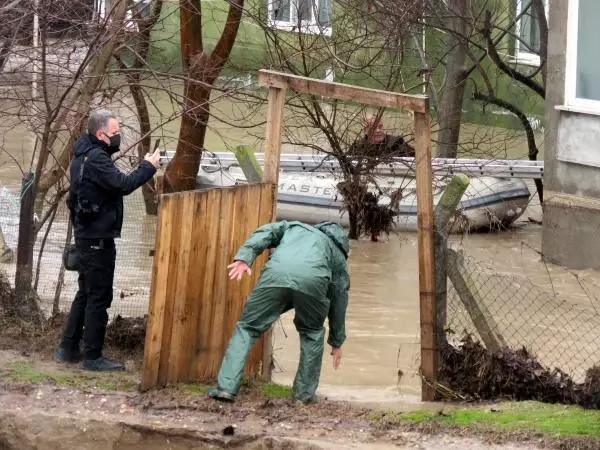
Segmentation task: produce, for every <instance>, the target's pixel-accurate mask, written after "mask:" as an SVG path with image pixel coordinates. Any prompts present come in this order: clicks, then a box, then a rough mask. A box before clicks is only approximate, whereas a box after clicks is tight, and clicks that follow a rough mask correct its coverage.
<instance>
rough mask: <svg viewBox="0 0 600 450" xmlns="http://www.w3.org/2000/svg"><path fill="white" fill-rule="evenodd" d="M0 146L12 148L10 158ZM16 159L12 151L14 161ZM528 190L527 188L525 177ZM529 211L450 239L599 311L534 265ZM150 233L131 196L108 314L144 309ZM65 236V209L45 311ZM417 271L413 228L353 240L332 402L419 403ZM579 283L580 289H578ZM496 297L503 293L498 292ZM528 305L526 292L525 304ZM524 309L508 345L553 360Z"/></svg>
mask: <svg viewBox="0 0 600 450" xmlns="http://www.w3.org/2000/svg"><path fill="white" fill-rule="evenodd" d="M12 133H14V134H12V138H10V139H6V138H5V144H4V150H3V151H2V153H0V189H1V190H0V226H2V229H3V231H4V233H5V237H6V240H7V243H8V244H9V246H11V247H13V248H14V246H15V244H16V238H17V223H18V183H19V180H20V177H21V171H20V170H19V168H18V165H17V163H18V164H19V165H22V166H24V167H27V166H28V164H29V160H28V155H29V154H30V153H29V152H30V150H28V149H30V145H31V142H30V141H29V140H28V139H27V138H23V135H24V133H25V131H24V130H22V129H21V130H19V128H18V127H14V128H13V130H12ZM216 135H219V133H216ZM9 137H10V136H9ZM7 150H10V155H9V153H8V152H7ZM14 155H19V156H18V157H17V158H14ZM530 190H531V192H532V193H533V192H534V188H533V184H532V183H531V187H530ZM528 217H535V218H536V219H541V208H540V206H539V203H537V201H536V198H535V197H534V198H532V204H531V206H530V208H529V209H528V210H527V211H526V212H525V214H524V215H523V216H522V217H521V218H520V220H519V221H518V222H517V223H516V224H515V226H514V227H513V228H512V229H511V230H510V231H505V232H501V233H487V234H472V235H467V236H454V237H453V238H452V242H453V244H454V245H455V246H458V247H460V248H463V249H464V250H465V252H466V253H467V254H468V255H469V256H471V257H473V258H476V260H477V261H481V262H484V263H486V264H488V265H489V266H490V267H491V268H492V269H493V270H494V271H496V272H497V273H501V274H502V275H504V276H506V277H508V278H509V279H512V278H510V277H513V276H514V277H520V278H519V279H529V280H532V281H533V282H534V283H536V284H537V285H539V286H541V287H542V288H543V289H545V290H546V291H548V292H553V293H558V294H560V295H563V296H564V297H565V299H566V301H567V303H568V304H569V305H575V306H576V307H578V308H579V307H580V308H584V309H585V308H588V309H589V314H590V315H595V316H597V315H598V313H597V311H596V309H597V308H598V307H599V306H598V304H597V301H596V300H595V298H596V297H597V295H600V287H599V286H600V276H599V275H598V273H596V272H593V271H580V272H577V273H575V274H574V273H573V272H570V271H566V270H564V269H561V268H559V267H555V266H549V265H547V264H544V263H543V262H541V258H540V255H539V253H538V251H539V249H540V246H541V242H540V241H541V226H539V225H537V224H534V223H530V222H529V221H528ZM155 231H156V223H155V218H153V217H148V216H146V215H145V214H144V209H143V203H142V199H141V196H140V195H139V193H134V194H133V195H131V196H130V197H128V198H127V201H126V220H125V225H124V230H123V238H122V239H121V240H120V241H119V243H118V261H117V273H116V277H115V300H114V302H113V307H112V308H111V310H110V311H111V314H112V315H116V314H123V315H136V316H138V315H143V314H145V313H147V305H148V296H149V290H150V281H151V264H152V258H151V257H150V250H152V249H153V247H154V236H155ZM65 235H66V215H65V214H64V212H61V213H60V214H59V215H58V216H57V218H56V220H55V223H54V226H53V227H52V229H51V231H50V233H49V234H48V238H47V242H46V251H45V252H44V253H43V258H42V262H41V268H42V269H41V272H40V279H39V288H38V290H39V292H40V295H41V298H42V301H43V302H44V305H45V307H46V308H50V305H51V304H52V301H53V299H54V295H55V290H56V287H57V280H58V270H59V267H60V254H61V251H62V248H63V246H64V238H65ZM38 248H39V244H38ZM36 257H37V255H36ZM14 267H15V266H14V264H6V265H3V266H2V267H0V268H2V269H4V270H6V271H7V272H8V273H9V275H11V276H14ZM417 268H418V262H417V240H416V234H415V233H400V234H398V235H394V236H390V237H389V238H388V239H385V240H384V241H382V242H379V243H371V242H368V241H358V242H353V243H352V251H351V256H350V271H351V284H352V287H351V292H350V304H349V308H348V315H347V335H348V341H347V343H346V345H344V348H343V351H344V357H343V361H342V366H341V368H340V369H339V370H337V371H334V370H333V368H332V367H331V357H330V356H329V348H328V347H326V353H325V357H324V361H323V369H322V378H321V385H320V392H321V393H322V394H324V395H327V396H329V397H330V398H345V399H355V400H359V401H366V402H391V401H394V402H400V403H414V402H417V401H418V398H419V393H420V380H419V377H418V375H417V368H418V365H419V291H418V271H417ZM223 270H225V268H223ZM575 275H576V276H577V277H579V278H578V279H577V278H576V276H575ZM582 280H583V281H584V283H585V284H584V286H585V290H584V289H582V286H581V282H582ZM513 284H514V283H513ZM75 289H76V276H75V275H74V274H73V273H67V274H66V276H65V283H64V286H62V293H61V296H60V307H61V309H63V310H66V309H68V307H69V305H70V302H71V299H72V298H73V295H74V293H75ZM498 295H499V296H500V298H502V297H501V293H500V294H498ZM505 301H506V304H507V305H508V306H507V307H508V308H509V309H515V308H517V307H519V306H522V305H512V306H511V303H510V302H511V299H510V298H506V300H505ZM527 301H528V300H527V297H525V298H524V300H522V302H527ZM536 301H540V300H539V299H537V300H536ZM528 314H531V317H528V319H527V320H526V321H525V322H524V323H523V325H522V326H521V328H520V329H519V332H520V333H519V335H518V336H516V337H515V338H514V339H513V341H511V344H513V343H516V345H522V344H525V345H533V346H534V347H535V348H536V349H538V350H539V349H541V350H543V352H542V353H544V354H545V355H547V362H548V363H550V364H555V363H556V361H555V360H553V356H554V355H553V353H552V352H553V349H554V345H555V344H553V343H551V342H550V343H549V344H547V345H546V344H544V343H543V342H541V343H540V339H541V340H542V341H543V340H544V338H543V337H542V338H540V336H542V335H541V334H540V333H539V330H540V329H542V328H543V331H544V332H549V333H554V332H555V331H557V332H558V331H561V330H553V329H552V326H549V325H546V324H545V322H544V321H543V320H542V318H543V315H544V308H543V307H541V308H539V309H538V310H537V312H536V313H535V314H537V316H536V315H535V314H534V313H533V312H531V311H529V312H528ZM500 319H502V318H501V317H500ZM292 320H293V313H288V314H286V315H285V316H283V317H282V318H281V320H280V321H278V322H277V323H276V324H275V332H274V340H273V345H274V356H275V361H276V368H275V373H274V380H275V381H277V382H282V383H291V382H292V380H293V376H294V373H295V370H296V366H297V358H298V353H299V342H298V336H297V333H296V332H295V330H294V327H293V323H292ZM571 322H573V321H571ZM569 326H570V327H571V328H574V329H577V328H578V324H577V323H570V324H569ZM597 337H599V336H596V335H594V336H591V337H590V343H589V346H591V348H592V349H594V345H593V341H594V339H596V338H597ZM569 339H573V338H572V337H571V338H569V337H567V338H565V339H562V345H563V346H564V345H566V344H565V343H569V344H572V346H571V347H568V346H567V347H565V348H564V349H562V353H564V356H563V357H562V359H561V360H560V362H561V363H568V362H569V361H571V360H572V359H573V358H571V357H570V356H569V352H571V353H572V352H573V350H572V349H573V348H575V347H573V346H574V345H575V344H576V342H574V341H573V342H570V341H569ZM595 342H598V341H597V340H596V341H595ZM590 351H591V350H590ZM588 355H589V354H586V353H585V352H583V351H581V352H580V353H578V355H575V356H578V357H579V359H577V358H575V360H576V364H578V365H581V364H583V363H584V361H587V360H588V359H589V358H588ZM571 356H573V355H571ZM586 358H588V359H586ZM571 362H573V361H571ZM590 362H591V361H590Z"/></svg>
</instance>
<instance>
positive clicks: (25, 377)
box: [0, 350, 600, 450]
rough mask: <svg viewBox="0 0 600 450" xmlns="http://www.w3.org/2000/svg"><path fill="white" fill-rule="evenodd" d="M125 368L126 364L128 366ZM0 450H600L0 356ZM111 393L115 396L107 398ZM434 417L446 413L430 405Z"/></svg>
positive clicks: (252, 389)
mask: <svg viewBox="0 0 600 450" xmlns="http://www.w3.org/2000/svg"><path fill="white" fill-rule="evenodd" d="M130 367H132V366H131V364H130ZM0 376H1V381H0V404H1V405H2V408H1V410H0V449H2V450H13V449H14V450H17V449H18V450H34V449H35V450H50V449H52V450H59V449H61V450H62V449H74V448H77V449H81V450H105V449H106V450H109V449H110V450H120V449H132V450H137V449H139V450H141V449H144V450H153V449H172V450H180V449H181V450H184V449H186V450H187V449H200V448H249V449H263V448H265V449H266V448H274V449H279V448H281V449H329V448H361V449H387V448H418V449H431V450H433V449H484V448H496V449H507V450H508V449H535V448H564V449H567V448H568V449H574V448H580V449H585V448H590V449H591V448H599V444H600V441H592V440H589V439H587V440H585V439H581V440H579V439H562V440H560V439H552V438H551V437H547V436H543V435H540V434H535V433H529V432H510V433H504V432H497V431H489V430H475V429H469V428H460V427H449V426H445V425H441V424H438V423H435V422H427V423H421V424H416V423H412V422H408V421H403V420H402V419H401V416H400V419H399V418H398V415H397V414H394V413H393V412H391V411H383V410H378V409H377V408H375V409H368V408H364V407H360V406H357V405H353V404H351V403H348V402H332V401H328V400H326V399H320V401H319V402H318V403H316V404H312V405H306V406H305V405H297V404H296V403H295V402H294V401H293V400H292V399H290V398H289V397H286V398H269V397H267V396H265V393H264V390H263V389H262V388H260V386H258V385H256V386H246V387H245V389H243V392H242V393H241V395H240V397H239V398H238V401H237V402H236V403H234V404H227V403H220V402H216V401H214V400H212V399H209V398H207V397H206V394H205V392H204V387H203V386H178V387H170V388H166V389H162V390H156V391H151V392H146V393H140V392H138V391H137V383H138V380H139V373H138V372H137V371H136V370H135V369H134V368H131V370H129V371H128V372H126V373H124V374H105V375H102V376H95V375H89V374H87V373H85V372H82V371H81V370H80V369H79V368H78V366H74V365H60V364H57V363H55V362H53V361H51V360H49V359H48V358H47V357H46V356H45V355H43V354H31V355H29V356H23V355H22V354H21V353H20V352H16V351H10V350H3V351H0ZM106 388H110V389H112V388H117V389H122V390H109V389H106ZM435 407H439V409H440V411H441V410H443V409H444V408H446V407H448V406H447V405H436V406H435Z"/></svg>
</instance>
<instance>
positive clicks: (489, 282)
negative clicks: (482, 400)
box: [446, 251, 600, 381]
mask: <svg viewBox="0 0 600 450" xmlns="http://www.w3.org/2000/svg"><path fill="white" fill-rule="evenodd" d="M460 253H461V254H462V258H461V257H459V258H457V262H456V264H457V269H458V271H459V272H460V273H461V274H463V275H464V276H466V277H468V281H469V285H470V290H471V291H472V294H473V295H474V298H475V300H476V301H477V303H478V304H479V307H480V310H481V311H482V314H483V315H484V316H487V317H491V318H492V319H493V321H492V323H493V322H495V324H494V326H495V328H496V329H495V330H494V331H495V332H496V333H497V334H500V335H501V336H502V337H503V338H504V340H505V342H506V344H507V345H508V346H509V347H511V348H520V347H526V348H527V349H528V350H529V351H531V352H532V353H533V355H534V356H535V357H536V358H537V359H538V361H539V362H540V363H541V364H543V365H545V366H547V367H549V368H554V367H556V368H559V369H561V370H563V371H565V372H566V373H568V374H569V375H571V376H572V377H573V379H574V380H575V381H582V380H583V378H584V376H585V371H586V370H587V369H588V368H590V367H591V366H592V365H594V364H596V363H597V362H598V358H597V352H598V343H599V342H600V314H599V313H598V307H599V305H597V304H596V303H597V301H596V300H595V299H592V298H589V302H587V303H586V304H584V303H582V302H577V301H575V300H574V299H571V298H562V297H560V296H558V295H556V294H554V293H553V292H550V291H549V290H547V289H545V288H543V287H541V286H538V285H536V284H535V283H533V282H532V281H531V280H530V279H528V278H527V277H525V276H519V275H515V274H506V273H500V272H498V271H497V270H495V269H494V268H493V267H490V266H489V265H486V264H484V263H482V262H481V261H478V260H476V259H474V258H472V257H470V256H468V255H465V253H464V251H461V252H460ZM475 321H477V320H475ZM446 327H447V329H449V330H451V333H450V334H449V341H450V342H453V341H454V342H455V341H458V339H460V338H461V337H462V336H463V335H464V333H465V332H466V333H470V334H472V335H473V336H474V337H476V338H479V339H481V333H480V331H479V330H478V327H476V326H475V323H474V320H473V318H472V314H469V313H468V308H467V307H465V302H464V301H463V300H461V295H459V293H458V292H457V289H456V287H455V286H454V285H453V284H452V283H451V282H450V280H449V281H448V297H447V324H446Z"/></svg>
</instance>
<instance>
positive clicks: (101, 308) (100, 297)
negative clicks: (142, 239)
mask: <svg viewBox="0 0 600 450" xmlns="http://www.w3.org/2000/svg"><path fill="white" fill-rule="evenodd" d="M75 245H76V247H77V250H78V252H79V261H80V267H79V290H78V291H77V294H76V295H75V299H74V300H73V304H72V305H71V312H70V313H69V318H68V320H67V324H66V326H65V329H64V331H63V336H62V341H61V344H60V346H61V347H63V348H64V349H66V350H67V351H73V350H75V349H78V348H79V343H80V341H81V338H82V337H83V343H84V349H83V354H84V358H85V359H97V358H99V357H101V356H102V347H103V346H104V336H105V334H106V325H107V324H108V312H107V309H108V308H110V305H111V303H112V299H113V279H114V274H115V260H116V251H115V243H114V240H113V239H102V240H98V239H85V240H83V239H82V240H76V241H75Z"/></svg>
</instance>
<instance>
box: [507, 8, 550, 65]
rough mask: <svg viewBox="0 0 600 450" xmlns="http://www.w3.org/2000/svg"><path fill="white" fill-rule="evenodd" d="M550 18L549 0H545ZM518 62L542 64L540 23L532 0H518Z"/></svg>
mask: <svg viewBox="0 0 600 450" xmlns="http://www.w3.org/2000/svg"><path fill="white" fill-rule="evenodd" d="M543 2H544V8H545V10H546V20H547V19H548V0H543ZM516 36H517V43H516V55H515V57H516V62H519V63H523V64H532V65H539V64H540V25H539V21H538V19H537V16H536V14H535V11H534V10H533V7H532V6H531V0H517V32H516Z"/></svg>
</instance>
